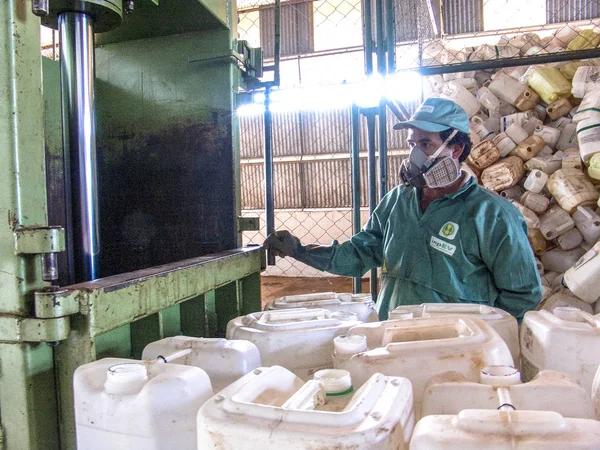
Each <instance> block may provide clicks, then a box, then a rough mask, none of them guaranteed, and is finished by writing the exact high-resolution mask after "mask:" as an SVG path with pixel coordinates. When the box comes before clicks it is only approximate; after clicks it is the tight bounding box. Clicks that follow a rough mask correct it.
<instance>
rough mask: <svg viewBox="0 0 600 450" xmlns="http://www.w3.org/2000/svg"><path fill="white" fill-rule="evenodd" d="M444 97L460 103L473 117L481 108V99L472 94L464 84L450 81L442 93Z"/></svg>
mask: <svg viewBox="0 0 600 450" xmlns="http://www.w3.org/2000/svg"><path fill="white" fill-rule="evenodd" d="M441 97H442V98H447V99H449V100H452V101H453V102H455V103H457V104H458V105H460V106H461V107H462V108H463V109H464V110H465V112H466V113H467V115H468V116H469V117H473V116H474V115H475V113H476V112H477V111H479V110H480V109H481V103H479V100H477V98H476V97H475V96H474V95H473V94H471V93H470V92H469V91H468V90H467V89H466V88H465V87H464V86H461V85H460V84H457V83H456V82H454V81H450V82H449V83H448V84H447V85H446V86H444V89H443V90H442V94H441Z"/></svg>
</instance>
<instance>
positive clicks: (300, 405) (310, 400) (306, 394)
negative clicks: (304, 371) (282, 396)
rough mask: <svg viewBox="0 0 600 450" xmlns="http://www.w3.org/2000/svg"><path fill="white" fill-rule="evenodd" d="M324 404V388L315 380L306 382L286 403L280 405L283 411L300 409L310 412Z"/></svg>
mask: <svg viewBox="0 0 600 450" xmlns="http://www.w3.org/2000/svg"><path fill="white" fill-rule="evenodd" d="M324 404H325V388H324V387H323V383H321V382H320V381H317V380H310V381H308V382H306V383H305V384H304V385H303V386H302V387H301V388H300V389H298V390H297V391H296V392H295V393H294V394H293V395H292V396H291V397H290V398H288V399H287V401H286V402H285V403H284V404H283V405H281V407H282V408H283V409H300V410H304V411H312V410H314V409H316V407H317V406H319V405H324Z"/></svg>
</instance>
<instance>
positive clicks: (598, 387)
mask: <svg viewBox="0 0 600 450" xmlns="http://www.w3.org/2000/svg"><path fill="white" fill-rule="evenodd" d="M377 320H378V319H377V314H376V313H375V310H374V304H373V301H372V299H371V296H370V295H368V294H336V293H332V292H329V293H320V294H307V295H299V296H287V297H283V298H280V299H277V300H275V301H273V302H271V303H269V304H267V306H266V308H265V310H264V311H258V312H255V313H252V314H248V315H245V316H241V317H237V318H235V319H232V320H231V321H230V322H229V324H228V326H227V339H209V338H192V337H183V336H179V337H171V338H166V339H162V340H160V341H157V342H153V343H151V344H149V345H148V346H147V347H146V348H145V349H144V352H143V355H142V360H137V361H136V360H130V359H117V358H105V359H101V360H98V361H95V362H92V363H89V364H85V365H83V366H81V367H79V368H78V369H77V371H76V372H75V375H74V379H73V387H74V394H75V418H76V433H77V445H78V448H82V449H92V450H94V449H105V448H152V449H167V448H168V449H171V448H177V449H190V450H192V449H225V450H239V449H249V450H250V449H261V450H270V449H272V450H275V449H281V448H297V449H307V450H308V449H334V448H335V449H390V450H391V449H395V450H404V449H412V450H420V449H428V450H435V449H461V450H468V449H489V448H494V449H523V450H524V449H533V448H535V449H536V450H538V449H542V450H543V449H554V448H569V449H598V448H600V421H599V420H598V419H600V368H599V367H600V353H599V352H598V351H597V349H598V347H599V346H600V315H596V316H594V315H591V314H589V313H587V312H585V311H581V310H580V309H577V308H573V307H556V308H555V309H554V310H553V311H552V312H549V311H545V310H544V311H530V312H528V313H526V315H525V318H524V320H523V324H522V326H521V330H520V336H519V329H518V325H517V321H516V319H515V318H514V317H512V316H511V315H510V314H508V313H506V312H504V311H502V310H500V309H497V308H492V307H489V306H485V305H472V304H436V303H430V304H422V305H413V306H405V307H402V309H396V310H394V311H392V312H391V314H390V319H389V320H386V321H377ZM567 443H568V444H567Z"/></svg>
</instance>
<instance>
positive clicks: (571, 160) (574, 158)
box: [561, 148, 583, 172]
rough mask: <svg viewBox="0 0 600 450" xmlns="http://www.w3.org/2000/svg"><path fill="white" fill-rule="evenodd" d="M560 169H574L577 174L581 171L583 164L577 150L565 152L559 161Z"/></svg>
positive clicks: (571, 149)
mask: <svg viewBox="0 0 600 450" xmlns="http://www.w3.org/2000/svg"><path fill="white" fill-rule="evenodd" d="M561 169H575V170H577V171H579V172H581V170H582V169H583V162H582V161H581V155H580V154H579V150H578V149H576V148H569V149H567V150H565V156H563V159H562V161H561Z"/></svg>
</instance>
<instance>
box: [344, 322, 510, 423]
mask: <svg viewBox="0 0 600 450" xmlns="http://www.w3.org/2000/svg"><path fill="white" fill-rule="evenodd" d="M349 334H362V335H364V336H366V337H367V346H368V348H369V350H367V351H365V352H360V353H356V354H354V355H348V354H343V355H340V354H338V353H337V352H336V353H334V356H333V365H334V367H335V368H336V369H343V370H347V371H348V372H350V374H351V375H352V379H353V380H355V382H356V383H357V384H360V383H362V382H364V381H365V380H367V379H368V378H369V377H371V376H372V375H373V374H375V373H378V372H379V373H383V374H385V375H389V376H403V377H406V378H408V379H409V380H410V381H411V383H412V385H413V394H414V399H415V412H416V414H417V416H419V412H420V404H421V399H422V396H423V389H424V388H425V383H426V382H427V380H428V379H429V378H431V377H432V376H433V375H436V374H438V373H442V372H447V371H449V370H455V371H458V372H460V373H462V374H463V375H464V376H466V377H467V378H468V379H471V380H477V379H479V371H480V370H481V369H482V368H483V367H485V366H488V365H498V364H501V365H502V364H504V365H511V366H512V365H513V359H512V356H511V353H510V350H509V348H508V346H507V345H506V343H505V342H504V340H503V339H502V338H501V337H500V335H499V334H498V333H497V332H496V331H495V330H494V329H493V328H492V327H491V326H490V325H488V324H487V323H486V322H485V321H483V320H481V319H478V318H476V317H465V316H454V315H448V316H437V317H430V318H424V317H421V318H416V319H412V320H388V321H384V322H374V323H366V324H363V325H360V326H356V327H354V328H352V329H351V330H350V331H349ZM399 374H402V375H399Z"/></svg>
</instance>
